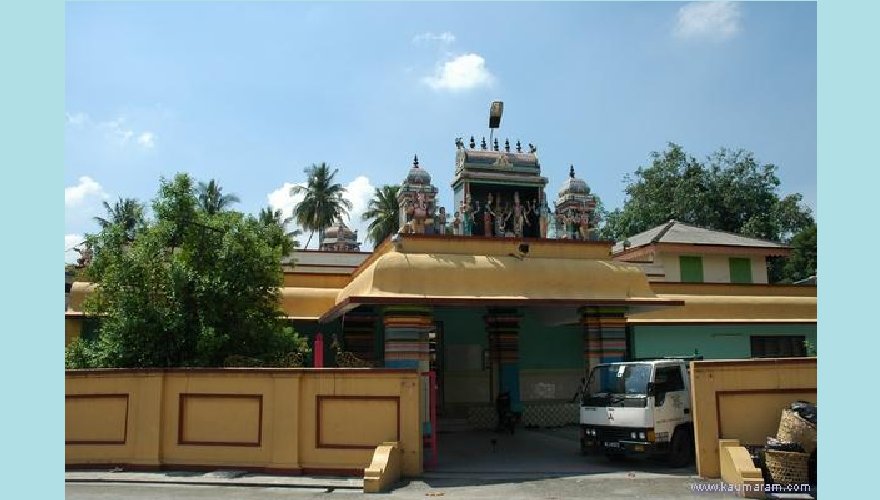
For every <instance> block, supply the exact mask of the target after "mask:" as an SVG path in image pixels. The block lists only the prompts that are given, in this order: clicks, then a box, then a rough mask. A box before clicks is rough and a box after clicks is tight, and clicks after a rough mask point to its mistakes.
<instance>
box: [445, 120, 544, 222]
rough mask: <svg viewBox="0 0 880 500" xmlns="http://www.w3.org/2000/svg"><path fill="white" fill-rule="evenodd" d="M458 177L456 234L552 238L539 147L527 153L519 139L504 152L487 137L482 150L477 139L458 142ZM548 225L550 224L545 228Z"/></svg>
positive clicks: (455, 187)
mask: <svg viewBox="0 0 880 500" xmlns="http://www.w3.org/2000/svg"><path fill="white" fill-rule="evenodd" d="M455 148H456V152H455V178H454V179H453V181H452V189H453V193H454V196H453V199H454V205H455V207H456V211H455V212H454V213H453V217H452V220H453V223H452V233H453V234H455V235H459V236H485V237H509V238H510V237H516V238H546V237H547V231H546V227H547V226H548V224H547V220H548V218H549V212H548V210H547V209H546V203H547V202H546V199H545V196H544V187H545V186H546V185H547V178H546V177H542V176H541V164H540V163H539V162H538V156H537V149H536V148H535V147H534V146H532V145H531V144H530V145H529V151H527V152H523V150H522V145H521V144H520V142H519V141H517V142H516V150H515V151H511V150H510V141H509V139H505V140H504V150H503V151H502V150H501V149H500V148H499V145H498V139H495V141H494V144H493V147H492V149H488V148H487V147H486V139H485V138H483V139H482V141H481V144H480V148H479V149H477V147H476V143H475V140H474V137H473V136H471V138H470V142H469V144H468V145H467V146H465V144H464V141H463V140H462V139H461V138H458V139H456V140H455ZM542 228H544V229H543V230H542Z"/></svg>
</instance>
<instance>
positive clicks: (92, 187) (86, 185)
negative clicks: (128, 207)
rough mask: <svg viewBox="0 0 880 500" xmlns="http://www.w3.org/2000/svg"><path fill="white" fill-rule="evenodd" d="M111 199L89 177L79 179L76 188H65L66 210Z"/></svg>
mask: <svg viewBox="0 0 880 500" xmlns="http://www.w3.org/2000/svg"><path fill="white" fill-rule="evenodd" d="M107 198H109V195H108V194H107V193H106V192H105V191H104V188H103V187H101V185H100V184H98V183H97V182H96V181H95V180H94V179H92V178H91V177H88V176H83V177H80V178H79V181H78V182H77V184H76V185H75V186H70V187H65V188H64V208H65V209H71V208H76V207H79V206H83V205H86V204H88V203H89V202H90V201H92V200H93V199H98V200H103V199H107Z"/></svg>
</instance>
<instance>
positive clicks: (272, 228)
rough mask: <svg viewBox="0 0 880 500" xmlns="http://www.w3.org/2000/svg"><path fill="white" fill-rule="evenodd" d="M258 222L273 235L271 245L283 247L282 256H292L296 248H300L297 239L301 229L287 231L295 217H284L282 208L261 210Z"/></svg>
mask: <svg viewBox="0 0 880 500" xmlns="http://www.w3.org/2000/svg"><path fill="white" fill-rule="evenodd" d="M257 220H259V221H260V223H261V224H263V225H264V226H266V228H267V229H268V230H269V232H270V235H271V241H270V244H272V245H273V246H279V247H281V255H283V256H287V255H290V253H291V252H292V251H293V250H294V249H295V248H299V241H297V240H296V237H297V236H299V235H300V234H301V233H302V231H300V230H299V229H295V230H293V231H287V224H289V223H290V222H291V221H293V217H284V213H283V212H282V211H281V209H280V208H278V209H272V207H266V208H262V209H260V213H259V214H258V215H257Z"/></svg>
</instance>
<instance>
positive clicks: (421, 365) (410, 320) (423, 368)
mask: <svg viewBox="0 0 880 500" xmlns="http://www.w3.org/2000/svg"><path fill="white" fill-rule="evenodd" d="M382 322H383V324H384V326H385V367H387V368H417V369H418V370H419V373H427V372H428V369H429V365H430V359H429V345H428V332H430V331H431V330H432V329H433V328H434V316H433V314H432V313H431V308H430V307H424V306H394V307H386V308H385V310H384V312H383V319H382Z"/></svg>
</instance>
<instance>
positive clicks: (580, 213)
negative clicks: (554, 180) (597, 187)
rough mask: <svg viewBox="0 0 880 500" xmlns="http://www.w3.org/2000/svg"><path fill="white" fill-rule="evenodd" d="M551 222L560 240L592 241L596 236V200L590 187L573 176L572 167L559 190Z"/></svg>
mask: <svg viewBox="0 0 880 500" xmlns="http://www.w3.org/2000/svg"><path fill="white" fill-rule="evenodd" d="M555 207H556V209H555V210H554V217H553V221H554V223H555V224H556V225H555V235H556V237H557V238H561V239H571V240H593V239H595V236H596V225H597V224H598V220H597V216H596V198H595V197H594V196H593V195H592V194H590V187H589V186H588V185H587V183H586V182H585V181H583V180H582V179H578V178H577V177H575V176H574V165H571V167H569V171H568V179H566V180H565V182H564V183H563V184H562V188H561V189H560V190H559V197H558V198H557V199H556V204H555Z"/></svg>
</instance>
